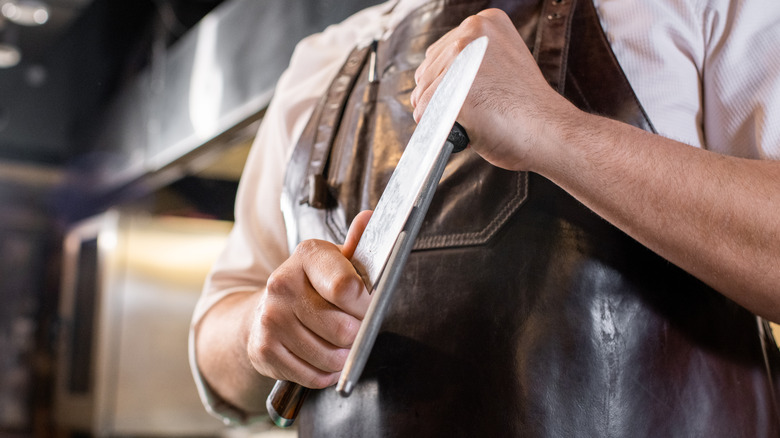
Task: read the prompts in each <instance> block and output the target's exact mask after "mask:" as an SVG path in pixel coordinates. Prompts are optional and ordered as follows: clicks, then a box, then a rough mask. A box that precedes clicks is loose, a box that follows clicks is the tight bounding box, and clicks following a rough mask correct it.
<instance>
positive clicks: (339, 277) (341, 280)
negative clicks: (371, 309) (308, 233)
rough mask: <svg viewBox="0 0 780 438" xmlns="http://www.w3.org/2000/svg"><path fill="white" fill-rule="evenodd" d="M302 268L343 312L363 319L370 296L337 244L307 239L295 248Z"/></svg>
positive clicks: (319, 292)
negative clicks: (368, 296)
mask: <svg viewBox="0 0 780 438" xmlns="http://www.w3.org/2000/svg"><path fill="white" fill-rule="evenodd" d="M295 253H296V254H295V257H296V258H297V259H298V260H299V261H300V263H301V265H300V268H301V269H302V270H303V272H304V273H305V276H306V278H307V280H308V282H309V283H310V284H311V286H312V287H313V288H314V290H316V291H317V293H318V294H319V295H321V296H322V297H323V298H324V299H325V300H327V301H328V302H330V303H331V304H333V305H335V306H336V307H338V308H339V309H341V310H343V311H344V312H346V313H348V314H350V315H352V316H354V317H356V318H358V319H362V318H363V315H364V314H365V308H366V307H367V304H366V303H367V297H365V296H364V295H368V294H367V292H366V290H365V286H364V285H363V280H362V279H361V278H360V276H359V275H358V273H357V271H355V268H354V267H353V266H352V264H351V263H350V262H349V260H348V259H347V258H346V257H344V255H343V254H342V252H341V250H340V249H339V248H338V247H337V246H336V245H333V244H331V243H328V242H324V241H316V240H306V241H303V242H301V243H300V244H299V245H298V247H297V248H296V249H295Z"/></svg>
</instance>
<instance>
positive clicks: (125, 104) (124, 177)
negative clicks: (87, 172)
mask: <svg viewBox="0 0 780 438" xmlns="http://www.w3.org/2000/svg"><path fill="white" fill-rule="evenodd" d="M374 3H376V1H370V0H349V1H346V2H340V3H338V4H336V5H330V7H329V8H327V9H325V6H326V5H325V3H322V2H317V3H312V2H310V1H308V0H285V1H281V0H273V1H256V0H232V1H228V2H225V3H223V4H222V5H220V6H219V7H217V8H216V9H215V10H214V11H212V12H211V13H210V14H208V15H207V16H206V17H204V18H203V19H202V20H201V22H199V23H198V24H197V25H196V26H195V27H194V28H193V29H191V30H190V31H189V32H188V33H187V34H186V35H184V36H183V37H182V38H181V39H180V40H179V41H177V42H176V44H174V45H173V46H172V47H171V48H170V49H169V50H167V51H166V50H163V51H162V52H160V53H158V54H157V56H155V57H154V59H153V60H152V65H151V66H150V67H149V68H148V69H146V70H145V71H144V72H143V73H142V74H141V75H139V77H138V78H137V79H136V80H135V81H133V82H132V83H130V84H128V85H127V86H126V87H125V88H124V90H123V91H122V92H121V93H120V95H119V96H118V97H117V98H116V100H115V101H114V104H113V105H112V108H111V109H110V116H109V117H108V120H109V122H108V123H107V124H106V126H105V127H104V128H103V129H101V131H100V132H101V133H100V138H99V139H98V141H97V142H96V144H97V145H99V146H100V145H104V146H102V148H103V149H105V150H106V152H110V153H108V154H106V156H110V157H111V161H110V162H106V163H105V168H104V170H103V171H102V173H101V180H102V181H103V182H104V184H105V186H104V188H111V187H117V186H122V185H124V184H126V183H127V182H129V181H132V180H133V179H135V178H138V177H140V176H142V175H145V174H148V173H153V172H157V171H159V170H160V169H162V168H165V167H166V166H170V165H171V164H172V163H174V162H177V160H180V159H182V158H183V157H187V156H189V155H192V154H193V153H196V152H197V151H198V150H199V149H201V148H203V146H206V145H209V146H214V145H215V144H219V143H221V140H222V139H223V137H224V136H225V134H226V133H228V136H229V133H230V131H231V130H234V129H240V128H241V127H243V126H245V125H247V124H249V123H252V122H253V121H256V120H258V119H260V118H261V116H262V112H263V110H264V109H265V108H266V107H267V105H268V103H269V101H270V99H271V96H272V95H273V91H274V87H275V85H276V81H277V79H278V78H279V76H280V74H281V73H282V71H283V70H284V69H285V68H286V67H287V65H288V63H289V60H290V56H291V55H292V52H293V49H294V47H295V45H296V44H297V43H298V41H299V40H300V39H302V38H304V37H305V36H307V35H309V34H311V33H314V32H317V31H320V30H322V29H324V28H325V27H326V26H327V25H329V24H331V23H334V22H337V21H339V20H340V19H343V18H344V17H345V16H346V15H347V14H348V13H349V12H354V11H357V10H359V9H361V8H362V7H365V6H369V5H371V4H374Z"/></svg>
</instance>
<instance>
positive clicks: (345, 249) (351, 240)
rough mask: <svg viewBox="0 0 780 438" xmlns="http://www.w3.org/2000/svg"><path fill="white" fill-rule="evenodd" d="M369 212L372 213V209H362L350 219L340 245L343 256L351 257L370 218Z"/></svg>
mask: <svg viewBox="0 0 780 438" xmlns="http://www.w3.org/2000/svg"><path fill="white" fill-rule="evenodd" d="M371 214H373V211H371V210H363V211H361V212H360V213H358V215H357V216H355V219H353V220H352V225H350V226H349V231H348V232H347V238H346V240H344V245H342V246H341V253H342V254H344V257H346V258H348V259H351V258H352V254H354V252H355V248H356V247H357V244H358V241H359V240H360V236H362V235H363V231H365V229H366V225H367V224H368V220H369V219H371Z"/></svg>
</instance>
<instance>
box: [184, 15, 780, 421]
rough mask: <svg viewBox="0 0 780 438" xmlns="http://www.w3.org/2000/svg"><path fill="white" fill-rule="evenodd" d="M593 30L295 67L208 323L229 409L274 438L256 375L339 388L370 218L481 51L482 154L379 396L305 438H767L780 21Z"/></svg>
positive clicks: (332, 45)
mask: <svg viewBox="0 0 780 438" xmlns="http://www.w3.org/2000/svg"><path fill="white" fill-rule="evenodd" d="M691 3H692V4H691ZM490 6H498V7H500V8H502V9H504V11H505V12H502V11H499V10H496V9H487V8H488V7H490ZM595 6H596V7H595V8H594V5H592V4H591V3H590V2H588V1H583V0H578V1H576V2H573V1H570V0H549V1H546V2H537V1H525V2H523V1H517V2H495V5H494V4H493V3H491V2H485V1H482V2H470V1H449V2H445V1H434V2H420V1H416V2H413V1H400V2H395V3H388V4H384V5H380V6H378V7H375V8H372V9H369V10H367V11H364V12H362V13H360V14H358V15H356V16H354V17H352V18H351V19H350V20H347V21H346V22H345V23H343V24H342V25H341V26H337V27H334V28H332V29H329V30H328V31H326V32H325V33H324V34H322V35H319V36H317V37H314V38H313V39H311V40H309V41H307V42H304V43H302V45H301V46H300V47H299V49H298V52H297V53H296V55H295V56H294V58H293V61H292V62H291V67H290V69H289V70H288V72H287V73H286V76H285V77H284V78H283V79H282V81H280V86H279V92H278V94H277V97H276V98H275V103H274V104H272V107H271V108H270V109H269V112H268V115H267V117H266V120H265V121H264V127H263V128H261V131H260V133H259V138H258V144H262V146H261V147H256V148H255V150H254V151H253V155H252V157H251V158H250V161H249V163H248V166H247V173H246V174H245V177H244V179H243V180H242V188H241V192H240V196H239V200H238V205H237V222H236V228H235V230H234V232H233V234H232V236H231V240H230V243H229V246H228V249H227V250H226V252H225V254H224V255H223V257H222V259H221V260H220V261H219V262H218V264H217V266H215V269H214V272H213V273H212V276H211V278H210V282H209V284H208V285H207V287H206V292H205V294H204V298H203V299H202V301H201V305H200V306H199V308H198V310H197V311H196V315H195V317H194V323H193V341H192V342H193V344H192V347H193V356H194V359H193V362H194V363H195V364H196V369H197V370H199V373H202V376H203V378H204V379H205V382H203V381H201V383H200V385H201V390H202V393H204V394H207V396H208V398H209V399H210V403H211V406H212V408H213V409H216V410H218V411H220V412H222V413H223V414H224V415H228V416H232V417H233V418H236V419H243V420H246V419H248V418H251V417H252V416H253V415H257V414H261V413H262V412H263V411H264V404H263V398H264V395H263V394H262V391H261V389H260V388H261V387H262V382H263V378H262V377H261V375H264V376H267V377H270V378H272V379H285V380H292V381H295V382H299V383H302V384H304V385H305V386H308V387H313V388H325V387H328V386H330V385H332V384H333V383H335V381H336V380H337V378H338V374H339V371H340V370H341V367H342V366H343V363H344V360H345V358H346V353H347V351H348V348H349V346H350V344H351V342H352V340H353V339H354V336H355V333H356V331H357V327H358V325H359V322H360V320H361V318H362V317H363V315H364V313H365V309H366V307H367V304H368V301H369V297H368V296H367V294H366V291H365V289H364V288H363V286H362V283H361V282H360V279H359V277H358V276H357V275H356V274H355V272H354V269H352V268H351V265H350V264H349V261H348V259H349V256H350V255H351V251H352V250H353V249H354V246H355V244H356V242H357V239H358V238H359V235H360V233H361V231H362V228H363V227H364V226H365V223H366V221H367V219H368V214H366V213H361V214H358V212H359V211H361V210H365V209H370V208H371V207H373V205H375V203H376V199H377V197H378V194H379V193H381V188H382V187H383V184H384V182H386V179H387V175H388V174H389V172H390V171H391V170H392V165H393V164H394V160H397V154H398V153H399V152H400V150H401V149H402V148H403V145H404V144H405V140H406V139H407V138H408V135H409V133H410V132H411V129H412V128H413V123H411V120H410V116H409V112H410V111H411V109H412V107H413V108H414V114H413V115H414V118H415V119H418V120H419V117H420V115H421V114H422V112H423V111H424V110H425V106H426V104H427V101H428V99H429V98H430V95H431V94H432V92H433V90H435V86H436V84H437V81H438V78H439V76H440V75H441V73H442V72H444V71H445V70H446V68H447V65H449V63H450V62H451V61H452V59H453V58H454V56H455V55H456V54H457V53H458V51H459V50H460V49H461V48H462V47H464V46H465V44H467V43H468V42H469V41H471V40H473V39H474V38H476V37H478V36H481V35H487V36H488V37H489V40H490V43H489V47H488V52H487V54H486V58H485V60H484V61H483V65H482V67H481V69H480V72H479V74H478V76H477V79H476V81H475V84H474V86H473V88H472V91H471V93H470V94H469V97H468V99H467V101H466V104H465V105H464V108H463V110H462V111H461V114H460V117H459V121H460V123H461V124H462V125H463V126H464V127H465V128H466V130H467V131H468V133H469V136H470V138H471V142H472V143H471V145H472V151H468V150H467V151H465V152H464V153H462V154H459V155H457V156H455V157H454V158H453V160H452V162H451V163H450V165H449V166H448V169H447V171H446V172H445V176H444V177H443V179H442V182H441V183H440V186H439V189H438V191H437V195H436V198H435V199H434V202H433V204H432V207H431V211H430V212H429V215H428V216H427V218H426V223H425V224H424V226H423V229H422V230H421V234H420V236H419V238H418V243H417V245H416V251H415V252H414V253H413V254H412V257H411V258H410V261H409V263H408V265H407V268H406V272H405V274H404V277H403V278H402V280H401V285H400V287H399V293H398V299H397V301H396V302H395V303H394V304H393V307H392V309H391V312H390V314H389V315H388V318H387V320H386V322H385V324H384V326H383V331H382V333H380V337H379V339H378V340H377V344H376V346H375V348H374V351H373V353H372V357H371V359H370V360H369V364H368V366H367V368H366V371H365V372H364V375H363V379H362V380H361V383H360V384H359V385H358V387H357V388H356V390H355V392H354V393H353V395H352V396H351V397H350V398H348V399H339V398H338V396H337V395H335V393H334V391H332V390H325V391H319V392H316V393H314V394H313V395H312V396H311V397H310V399H309V400H307V402H306V404H305V407H304V411H303V413H302V418H301V420H300V421H301V434H303V435H321V436H377V435H392V436H397V435H403V434H412V435H415V436H419V435H435V436H450V435H455V436H473V435H476V434H488V435H491V434H492V435H528V436H571V435H584V436H627V435H631V436H637V435H638V436H648V435H654V436H655V435H660V436H668V435H673V436H674V435H677V436H740V435H741V436H775V435H777V433H778V431H780V428H779V427H780V426H778V416H777V411H776V408H775V403H776V402H775V388H774V387H772V384H773V383H772V382H773V376H772V373H773V371H774V369H773V367H774V365H776V363H777V362H776V357H774V356H773V354H775V353H776V351H775V350H773V349H771V348H768V346H767V345H766V344H762V339H761V337H760V331H761V330H760V326H759V325H758V324H756V320H755V319H754V317H753V315H752V313H750V312H753V313H755V314H759V315H762V316H765V317H767V318H770V319H771V318H774V319H778V318H780V306H779V305H778V304H779V303H780V297H778V293H777V290H776V289H777V285H778V284H780V269H778V266H780V249H779V248H780V221H778V220H777V217H778V216H780V189H778V187H780V163H778V162H777V161H776V160H777V159H778V158H780V130H778V128H777V127H776V125H773V124H771V123H770V121H771V120H774V119H776V118H777V116H776V114H777V112H778V111H780V107H778V105H780V74H779V73H778V71H780V66H779V65H778V63H777V59H780V57H778V56H777V55H778V54H777V50H778V49H777V48H776V47H775V44H774V41H777V38H778V37H780V35H778V30H777V29H780V27H778V26H777V25H778V24H780V10H778V6H775V5H774V4H770V3H766V2H761V1H753V2H728V1H725V0H721V1H719V0H712V1H703V2H698V3H696V2H681V1H678V0H666V1H653V2H650V1H640V0H635V1H620V2H618V1H599V2H596V4H595ZM597 14H598V15H597ZM599 25H601V27H603V29H604V33H602V32H601V28H600V27H599ZM452 28H455V29H454V30H452V31H449V30H450V29H452ZM377 29H379V30H380V31H383V30H385V29H386V30H387V31H390V32H387V33H385V32H382V33H383V35H381V36H382V38H381V40H380V43H379V46H378V47H379V48H378V50H377V52H376V56H377V63H376V64H377V65H378V67H376V71H375V72H373V73H378V77H379V80H378V81H370V80H369V79H368V77H369V74H368V73H369V72H368V71H367V70H368V69H369V68H370V67H369V66H370V65H371V63H368V62H366V59H367V58H369V57H370V53H369V52H370V51H371V50H372V49H371V48H370V46H369V47H365V46H367V45H368V44H367V43H368V41H369V40H370V39H371V38H373V37H376V36H377V33H376V32H377ZM448 31H449V32H448ZM445 33H446V34H445ZM443 34H444V35H443ZM442 35H443V36H442ZM440 37H441V38H440ZM355 41H358V43H359V44H358V46H359V47H358V49H356V50H354V51H353V52H352V53H350V54H349V56H347V52H348V51H349V50H350V49H351V48H352V46H353V45H354V42H355ZM434 41H435V43H434ZM608 42H609V44H608ZM431 43H433V44H431ZM526 46H529V47H532V49H533V55H531V53H530V52H529V50H528V49H527V47H526ZM337 48H338V49H337ZM334 52H335V53H334ZM423 53H424V60H423ZM613 53H614V55H613ZM615 57H616V58H617V61H619V62H620V64H619V65H618V64H617V62H615ZM345 58H346V62H344V59H345ZM420 63H421V65H420V66H419V68H417V67H418V66H417V64H420ZM342 64H343V65H342ZM537 65H538V67H537ZM303 71H305V73H303ZM624 71H625V75H624ZM312 73H314V77H308V76H307V75H310V74H312ZM323 82H325V83H326V84H327V83H330V86H329V87H328V86H327V85H322V83H323ZM415 82H416V87H415V86H414V83H415ZM629 84H630V85H629ZM412 90H413V91H412ZM323 94H324V97H323V98H322V99H321V100H319V102H318V103H317V104H316V108H314V109H312V108H313V107H315V102H314V99H315V96H317V97H319V96H320V95H323ZM562 96H563V97H562ZM564 97H565V98H564ZM578 108H579V109H578ZM310 113H311V114H312V115H311V117H309V115H310ZM589 113H595V114H600V115H601V116H595V115H591V114H589ZM604 116H606V117H604ZM304 124H306V128H305V129H304ZM631 125H633V126H631ZM638 128H643V129H644V131H643V130H641V129H638ZM654 130H655V131H657V132H659V133H660V134H662V136H659V135H655V134H652V133H650V132H647V131H651V132H652V131H654ZM672 138H674V139H677V140H681V141H683V143H680V142H678V141H675V140H672ZM279 142H280V143H281V144H278V143H279ZM686 143H687V144H686ZM293 144H296V147H295V149H294V151H292V152H289V153H288V152H286V151H285V148H291V147H292V145H293ZM691 146H699V147H691ZM475 152H476V153H475ZM477 154H479V155H477ZM725 154H729V155H734V157H728V156H726V155H725ZM481 157H484V159H486V160H487V161H489V162H490V163H492V164H494V165H495V166H497V167H494V166H491V165H488V164H486V163H485V161H483V160H482V158H481ZM759 159H763V160H759ZM288 161H289V164H287V170H286V178H285V180H284V184H283V181H282V179H281V176H280V171H279V168H280V167H281V166H284V165H285V164H284V163H287V162H288ZM499 168H502V169H506V170H502V169H499ZM528 171H530V172H528ZM317 181H320V183H317ZM319 184H321V185H322V186H323V187H324V190H319V189H318V187H319V186H318V185H319ZM282 185H284V189H282ZM280 192H283V193H284V194H283V195H282V198H283V205H285V206H286V216H285V218H284V219H285V222H284V223H282V218H281V216H280V215H279V214H278V213H277V212H276V210H275V209H274V207H273V206H274V205H275V204H276V203H277V198H278V197H279V196H280ZM353 217H354V218H355V220H354V222H353V224H352V228H351V229H350V231H349V233H347V232H346V224H347V223H349V222H350V221H351V220H352V218H353ZM605 219H606V221H605ZM285 227H286V229H287V234H288V235H289V236H290V245H289V246H290V248H295V250H294V252H292V254H290V255H289V258H287V257H288V254H287V253H286V252H285V250H286V243H285V241H284V238H283V236H282V234H283V233H282V231H281V230H282V229H284V228H285ZM314 238H318V239H328V240H331V241H337V242H338V241H343V242H344V244H343V246H340V247H339V246H336V245H333V244H332V243H328V242H326V241H323V240H316V239H314ZM299 241H301V242H302V243H301V244H299V245H297V247H296V246H295V245H296V244H297V243H298V242H299ZM669 262H671V263H669ZM735 303H737V304H735ZM745 309H747V310H745ZM198 366H199V368H197V367H198ZM199 373H196V376H200V375H201V374H199ZM199 379H200V377H199ZM206 382H207V383H206Z"/></svg>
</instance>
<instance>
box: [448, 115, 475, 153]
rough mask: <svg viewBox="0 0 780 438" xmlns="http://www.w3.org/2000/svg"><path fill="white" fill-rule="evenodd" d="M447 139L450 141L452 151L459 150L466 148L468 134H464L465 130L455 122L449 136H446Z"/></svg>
mask: <svg viewBox="0 0 780 438" xmlns="http://www.w3.org/2000/svg"><path fill="white" fill-rule="evenodd" d="M447 141H448V142H450V143H452V153H453V154H454V153H456V152H460V151H462V150H463V149H466V146H468V145H469V142H470V140H469V136H468V135H467V134H466V130H465V129H463V127H462V126H460V123H458V122H455V124H454V125H453V126H452V131H450V136H449V137H447Z"/></svg>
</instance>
